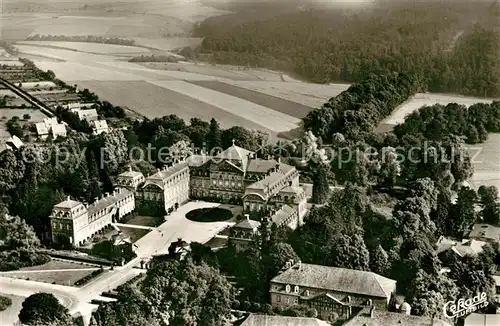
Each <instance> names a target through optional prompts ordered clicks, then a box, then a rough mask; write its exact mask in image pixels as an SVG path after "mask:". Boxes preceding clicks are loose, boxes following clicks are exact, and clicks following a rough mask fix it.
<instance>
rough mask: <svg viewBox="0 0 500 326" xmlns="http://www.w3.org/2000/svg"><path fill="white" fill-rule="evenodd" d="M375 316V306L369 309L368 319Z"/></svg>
mask: <svg viewBox="0 0 500 326" xmlns="http://www.w3.org/2000/svg"><path fill="white" fill-rule="evenodd" d="M374 316H375V306H372V307H371V308H370V318H373V317H374Z"/></svg>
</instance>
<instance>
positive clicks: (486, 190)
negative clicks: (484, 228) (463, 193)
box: [477, 185, 500, 225]
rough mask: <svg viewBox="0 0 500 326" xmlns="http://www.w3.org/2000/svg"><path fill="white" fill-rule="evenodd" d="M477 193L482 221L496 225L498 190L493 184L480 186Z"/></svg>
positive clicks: (499, 208)
mask: <svg viewBox="0 0 500 326" xmlns="http://www.w3.org/2000/svg"><path fill="white" fill-rule="evenodd" d="M477 194H478V196H479V203H480V204H481V208H482V212H481V215H482V216H481V217H482V218H483V220H484V222H486V223H490V224H494V225H498V224H500V204H499V202H498V190H497V188H496V187H495V186H489V187H487V186H484V185H483V186H480V187H479V189H478V191H477Z"/></svg>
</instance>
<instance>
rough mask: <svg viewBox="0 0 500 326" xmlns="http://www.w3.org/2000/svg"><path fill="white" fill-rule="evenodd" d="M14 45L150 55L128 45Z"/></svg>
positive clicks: (36, 42)
mask: <svg viewBox="0 0 500 326" xmlns="http://www.w3.org/2000/svg"><path fill="white" fill-rule="evenodd" d="M16 44H22V45H31V46H40V47H44V48H58V49H65V50H73V51H78V52H87V53H93V54H112V55H120V56H137V55H151V51H149V50H148V49H145V48H141V47H137V46H128V45H116V44H104V43H90V42H55V41H21V42H17V43H16Z"/></svg>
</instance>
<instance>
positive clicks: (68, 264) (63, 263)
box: [21, 259, 99, 271]
mask: <svg viewBox="0 0 500 326" xmlns="http://www.w3.org/2000/svg"><path fill="white" fill-rule="evenodd" d="M97 267H99V266H98V265H92V264H87V263H80V262H72V261H68V260H60V259H52V260H51V261H50V262H48V263H46V264H43V265H38V266H32V267H26V268H22V269H21V271H31V270H35V271H42V270H55V269H82V268H84V269H87V268H97Z"/></svg>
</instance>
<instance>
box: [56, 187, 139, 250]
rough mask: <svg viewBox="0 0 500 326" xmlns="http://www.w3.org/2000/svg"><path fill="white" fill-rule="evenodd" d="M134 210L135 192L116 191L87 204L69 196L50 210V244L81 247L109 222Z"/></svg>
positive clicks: (115, 220) (108, 224)
mask: <svg viewBox="0 0 500 326" xmlns="http://www.w3.org/2000/svg"><path fill="white" fill-rule="evenodd" d="M134 209H135V197H134V193H133V192H131V191H130V190H127V189H121V188H118V189H117V190H116V191H114V192H113V193H112V194H106V195H105V196H104V197H103V198H100V199H97V200H96V201H95V202H94V203H92V204H90V205H87V204H84V203H81V202H79V201H75V200H72V199H71V198H70V197H68V198H67V199H66V200H65V201H63V202H61V203H59V204H57V205H55V206H54V208H53V209H52V214H51V215H50V223H51V230H52V242H53V243H57V244H66V245H68V244H69V245H72V246H75V247H78V246H81V245H83V243H84V242H85V241H88V240H90V238H91V237H92V236H93V235H95V234H97V233H99V232H100V231H101V230H102V229H104V228H106V227H108V226H110V225H111V223H115V222H118V221H119V220H120V219H121V218H122V217H123V216H125V215H127V214H129V213H131V212H132V211H133V210H134Z"/></svg>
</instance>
